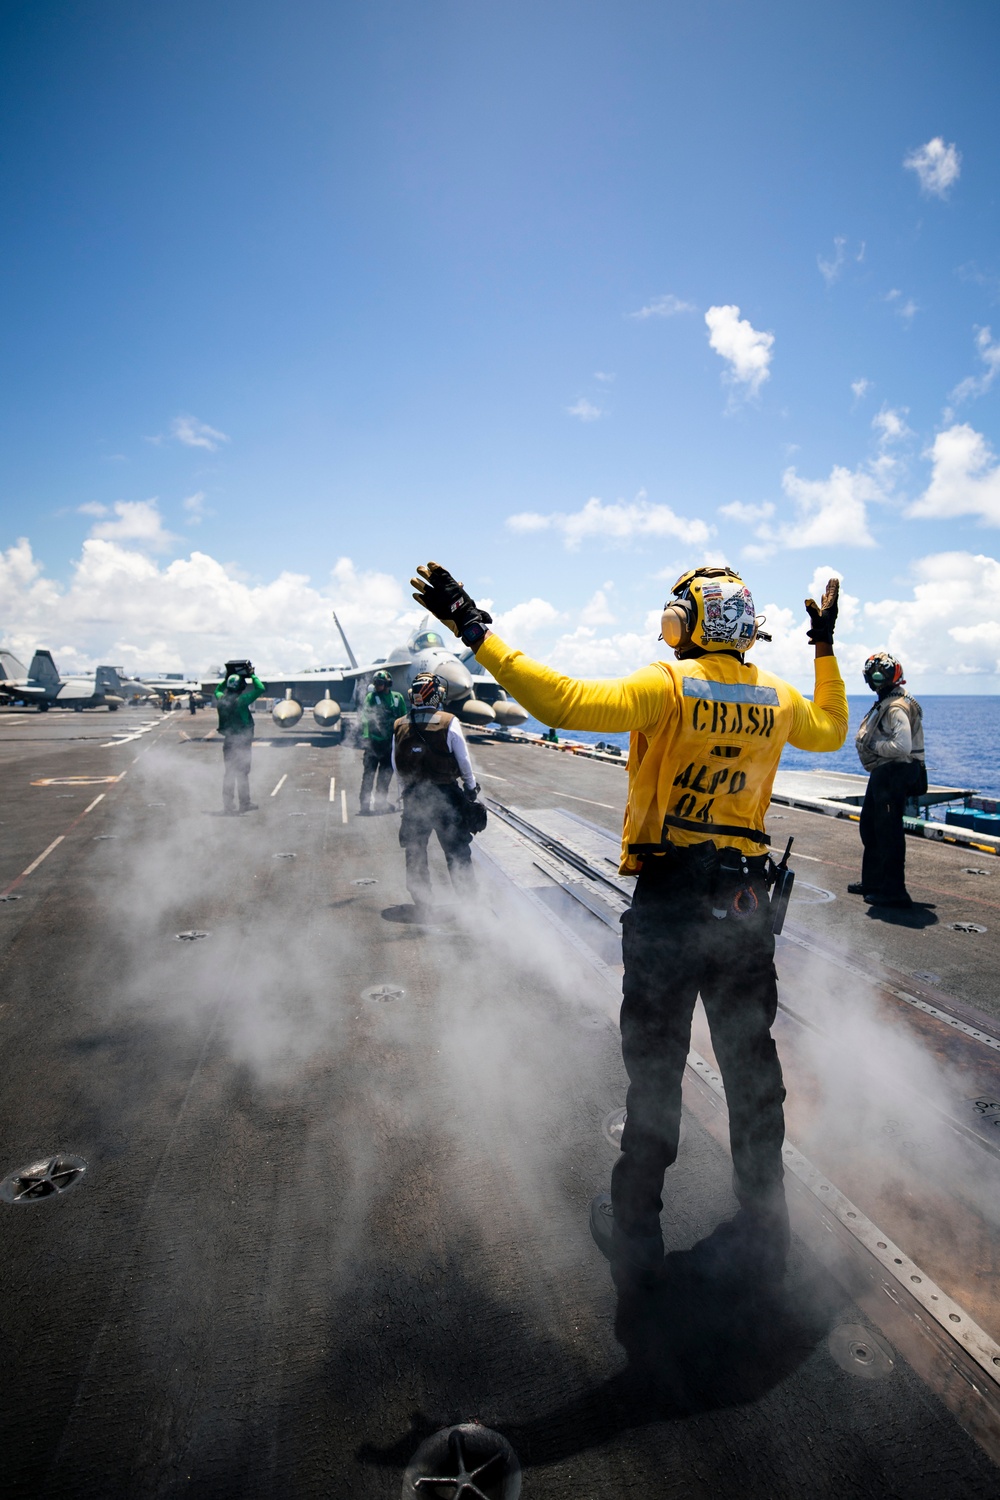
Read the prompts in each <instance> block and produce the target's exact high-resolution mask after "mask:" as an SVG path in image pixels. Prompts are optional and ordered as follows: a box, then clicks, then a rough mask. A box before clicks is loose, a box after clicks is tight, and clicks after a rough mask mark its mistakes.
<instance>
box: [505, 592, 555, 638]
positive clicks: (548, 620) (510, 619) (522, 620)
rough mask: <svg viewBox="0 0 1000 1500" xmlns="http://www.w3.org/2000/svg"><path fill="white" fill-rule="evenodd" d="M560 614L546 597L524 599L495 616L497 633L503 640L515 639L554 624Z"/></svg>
mask: <svg viewBox="0 0 1000 1500" xmlns="http://www.w3.org/2000/svg"><path fill="white" fill-rule="evenodd" d="M561 619H562V616H561V615H560V613H559V611H558V610H557V609H556V607H555V605H554V604H550V603H549V601H548V600H547V599H539V598H537V597H536V598H534V599H526V600H525V601H524V602H523V603H522V604H515V605H514V606H513V607H512V608H511V609H506V610H503V611H501V613H500V614H498V615H497V616H496V617H495V624H496V628H497V633H498V634H499V635H502V636H503V638H504V640H511V641H516V640H518V639H519V638H520V637H521V636H522V635H535V634H536V633H537V632H538V631H539V630H544V629H545V627H546V626H548V625H554V624H555V623H556V621H557V620H561Z"/></svg>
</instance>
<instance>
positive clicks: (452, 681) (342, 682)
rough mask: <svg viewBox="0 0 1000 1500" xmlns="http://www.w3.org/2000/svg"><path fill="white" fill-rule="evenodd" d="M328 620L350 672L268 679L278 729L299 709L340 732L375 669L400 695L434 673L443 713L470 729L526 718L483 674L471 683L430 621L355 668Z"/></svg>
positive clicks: (318, 670) (294, 719)
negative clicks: (440, 681) (443, 691)
mask: <svg viewBox="0 0 1000 1500" xmlns="http://www.w3.org/2000/svg"><path fill="white" fill-rule="evenodd" d="M333 619H334V624H335V625H336V626H337V629H338V630H339V631H340V638H341V640H342V641H343V643H344V650H345V652H346V654H347V657H348V660H349V662H350V666H336V667H314V668H311V669H310V670H308V671H305V672H299V673H296V674H295V675H294V676H269V677H268V678H267V691H268V695H269V696H270V697H272V698H277V699H278V700H279V701H278V702H276V703H275V705H274V708H273V709H272V711H271V717H272V718H273V719H274V722H275V723H276V724H277V725H278V726H279V727H280V728H285V729H292V728H294V727H295V725H296V724H298V722H299V720H300V719H301V718H302V712H303V709H305V708H311V709H312V711H313V718H314V719H315V721H316V723H317V724H318V725H319V727H320V728H321V729H338V728H339V729H340V730H341V732H343V723H342V720H341V715H342V713H343V711H344V710H345V709H350V708H357V707H359V706H360V704H361V702H362V700H363V698H364V695H365V694H366V693H367V691H368V688H369V685H370V683H371V679H372V676H373V674H374V673H375V672H377V671H378V670H379V668H383V669H384V670H385V671H387V672H388V673H389V675H390V677H391V678H392V685H393V687H394V688H395V690H396V691H397V692H398V693H403V694H405V692H406V690H407V688H408V687H409V686H410V683H411V682H412V681H413V679H414V677H415V676H416V675H417V673H418V672H436V673H437V674H438V676H440V677H443V678H444V680H445V682H446V683H447V685H448V698H447V708H448V711H449V712H450V713H453V714H454V715H455V716H456V718H458V719H460V720H461V721H462V723H463V724H467V725H469V726H470V728H480V729H482V728H486V727H487V726H489V727H493V728H496V727H498V726H499V727H502V728H508V729H512V728H514V727H516V726H517V725H519V724H523V723H524V721H525V719H526V718H527V717H528V715H527V712H526V710H525V709H523V708H522V707H521V705H520V704H519V703H515V702H514V700H513V698H509V697H508V696H507V694H506V693H505V692H504V690H503V688H502V687H500V685H499V683H497V682H495V681H494V679H493V678H492V677H491V676H490V675H489V673H488V672H483V671H479V672H478V673H476V675H475V677H473V674H472V672H471V671H470V668H469V666H468V663H467V661H466V660H465V659H464V658H463V657H462V656H459V654H458V653H457V652H456V651H455V650H454V649H453V648H452V647H451V646H449V645H448V644H447V642H446V638H445V632H444V631H443V630H441V629H440V628H439V627H438V626H437V623H436V622H432V621H430V619H429V617H427V616H425V617H424V619H423V620H422V621H421V623H420V625H419V626H418V627H417V629H416V630H415V631H414V632H413V634H412V635H411V636H410V638H409V640H408V641H407V643H406V645H405V646H397V647H396V648H395V650H393V651H390V653H389V655H388V656H386V657H379V658H377V659H376V660H375V661H373V662H369V663H368V664H367V665H365V666H360V665H359V664H358V660H357V657H356V656H355V655H354V652H353V651H352V650H351V647H350V644H349V642H348V640H347V637H346V635H345V634H344V630H343V627H342V626H341V623H340V621H339V620H338V619H337V616H336V615H334V617H333ZM462 649H463V650H464V648H462ZM465 657H471V659H472V662H473V664H475V658H474V657H472V654H471V652H465ZM204 689H205V691H206V692H207V691H209V690H211V691H212V692H214V690H215V684H214V683H213V684H212V685H211V689H209V684H208V683H206V684H204Z"/></svg>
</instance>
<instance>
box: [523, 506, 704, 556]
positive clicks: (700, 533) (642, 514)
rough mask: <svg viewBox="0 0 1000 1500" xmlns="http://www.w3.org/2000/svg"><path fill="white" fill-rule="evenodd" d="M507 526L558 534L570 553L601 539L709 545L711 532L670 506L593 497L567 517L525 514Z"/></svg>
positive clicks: (561, 515) (524, 530)
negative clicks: (671, 540)
mask: <svg viewBox="0 0 1000 1500" xmlns="http://www.w3.org/2000/svg"><path fill="white" fill-rule="evenodd" d="M507 525H508V526H509V527H510V528H511V530H512V531H519V532H535V531H548V530H552V531H561V532H562V534H563V539H564V542H565V545H566V546H567V547H568V548H569V549H570V550H571V551H572V550H575V549H576V548H578V547H579V546H580V543H581V542H582V541H583V540H584V539H585V538H590V537H604V538H606V539H608V540H609V541H611V542H615V543H618V544H620V545H625V544H627V543H629V542H635V541H639V540H642V539H644V538H650V537H651V538H655V539H657V540H660V539H662V538H664V537H675V538H676V539H677V540H679V541H682V542H684V543H686V544H687V545H689V546H700V545H702V544H703V543H705V542H707V541H708V539H709V537H710V536H711V534H712V530H713V528H712V527H710V526H707V525H706V524H705V522H704V521H701V520H697V519H690V520H689V519H687V518H685V517H684V516H678V515H676V514H675V513H674V512H673V511H672V510H671V509H670V506H669V505H650V503H649V502H648V501H647V500H646V499H645V498H642V497H640V498H639V499H638V500H635V501H632V502H631V503H630V504H629V503H626V502H625V501H623V500H618V501H615V503H614V504H612V505H605V504H604V502H603V501H602V500H599V499H597V498H596V497H592V498H591V499H590V500H588V501H587V503H586V505H584V506H583V508H582V509H581V510H578V511H574V512H573V513H572V514H570V515H566V514H564V513H562V512H558V511H557V512H555V513H554V514H552V515H547V516H543V515H539V514H538V512H537V511H526V512H522V513H521V514H520V515H515V516H508V517H507Z"/></svg>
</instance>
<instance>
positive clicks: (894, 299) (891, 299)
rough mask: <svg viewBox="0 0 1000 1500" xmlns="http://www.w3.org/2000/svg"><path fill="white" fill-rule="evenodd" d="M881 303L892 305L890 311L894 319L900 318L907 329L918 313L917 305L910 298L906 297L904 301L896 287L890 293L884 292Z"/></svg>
mask: <svg viewBox="0 0 1000 1500" xmlns="http://www.w3.org/2000/svg"><path fill="white" fill-rule="evenodd" d="M882 301H883V302H888V303H890V304H891V305H892V310H893V312H894V313H895V314H896V317H897V318H900V319H901V320H902V321H903V322H904V323H905V324H906V325H907V327H909V325H910V324H911V323H912V322H913V319H914V318H915V317H916V315H917V313H918V312H919V311H920V308H919V306H918V304H917V303H916V302H914V300H913V298H912V297H907V298H906V300H905V301H904V300H903V294H902V292H901V291H900V290H899V287H898V286H894V287H893V288H892V290H891V291H889V292H886V294H885V296H884V297H883V298H882Z"/></svg>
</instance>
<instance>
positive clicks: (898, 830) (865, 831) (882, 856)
mask: <svg viewBox="0 0 1000 1500" xmlns="http://www.w3.org/2000/svg"><path fill="white" fill-rule="evenodd" d="M920 790H923V791H926V790H927V782H926V777H925V775H924V774H923V767H922V766H920V765H919V764H918V763H917V762H916V761H903V760H889V761H886V762H885V764H884V765H881V766H876V767H875V769H874V771H872V773H871V774H870V776H869V777H868V789H867V791H866V792H865V800H864V803H863V805H862V808H861V824H860V833H861V842H862V844H863V845H864V854H863V856H862V859H861V884H862V886H863V887H864V894H865V895H866V896H894V897H898V896H905V895H906V871H905V866H906V834H905V833H904V832H903V813H904V811H905V810H906V803H907V799H908V798H910V797H913V796H916V795H917V794H918V792H919V791H920Z"/></svg>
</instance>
